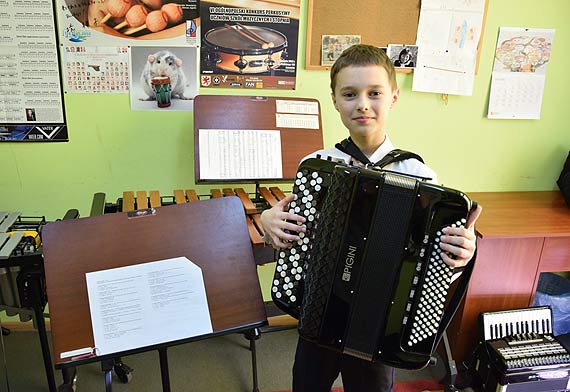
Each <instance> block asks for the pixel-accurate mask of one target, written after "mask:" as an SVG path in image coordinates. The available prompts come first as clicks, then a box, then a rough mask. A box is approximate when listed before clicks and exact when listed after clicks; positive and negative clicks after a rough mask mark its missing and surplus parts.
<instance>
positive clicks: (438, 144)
mask: <svg viewBox="0 0 570 392" xmlns="http://www.w3.org/2000/svg"><path fill="white" fill-rule="evenodd" d="M489 2H490V4H489V9H488V15H487V23H486V27H485V33H484V37H483V46H482V52H481V59H480V66H479V72H478V74H477V76H476V78H475V87H474V93H473V96H471V97H459V96H450V97H449V101H448V103H447V104H445V103H444V102H443V100H442V98H441V95H440V94H426V93H414V92H412V91H411V85H412V78H413V75H412V74H407V75H406V74H399V75H398V82H399V84H400V86H401V88H402V94H401V98H400V101H399V103H398V105H397V106H396V107H395V109H394V110H393V112H392V115H391V119H390V126H389V133H390V135H391V138H392V139H393V141H394V142H395V144H396V145H397V146H398V147H401V148H405V149H409V150H412V151H415V152H417V153H419V154H420V155H422V156H423V157H424V159H425V160H426V162H427V163H428V164H429V165H430V166H432V167H433V168H434V169H435V170H436V171H437V172H438V174H439V179H440V181H441V182H442V183H444V184H445V185H447V186H451V187H454V188H458V189H462V190H464V191H522V190H553V189H557V188H556V183H555V181H556V178H557V177H558V175H559V173H560V170H561V168H562V164H563V161H564V159H565V157H566V155H567V154H568V150H569V149H570V130H569V129H568V125H567V123H568V122H569V120H570V110H569V109H568V107H569V104H568V102H567V101H566V99H568V95H567V94H568V91H570V78H569V77H568V67H567V65H568V64H569V63H570V51H568V50H567V49H568V47H569V43H570V26H569V24H568V18H569V17H570V2H568V1H567V0H545V1H542V2H539V3H537V2H536V1H531V0H489ZM301 4H302V9H303V12H302V19H301V32H300V35H299V37H300V41H301V42H300V53H299V68H300V69H299V70H298V79H297V89H296V90H295V91H293V92H289V91H269V90H263V91H255V92H253V91H247V93H250V94H255V95H272V96H290V97H312V98H316V99H318V100H319V101H320V103H321V108H322V117H323V127H324V138H325V145H326V146H327V147H329V146H332V145H333V144H334V143H335V142H336V141H338V140H340V139H342V138H344V137H345V136H346V131H345V130H344V128H343V126H342V124H341V122H340V120H339V119H338V116H337V113H336V111H335V110H334V108H333V106H332V104H331V101H330V95H329V89H328V73H327V72H325V71H306V70H304V69H303V68H304V63H305V54H304V51H305V44H304V41H305V33H306V15H307V11H306V6H307V2H306V1H303V2H302V3H301ZM347 11H348V10H347ZM368 23H373V22H372V21H370V22H368ZM500 26H505V27H537V28H554V29H556V34H555V37H554V44H553V51H552V58H551V61H550V63H549V65H548V71H547V77H546V86H545V92H544V99H543V107H542V118H541V120H518V121H515V120H487V119H486V117H485V115H486V110H487V102H488V96H489V88H490V80H491V69H492V65H493V53H494V47H495V44H496V40H497V34H498V29H499V27H500ZM200 93H201V94H245V93H246V92H245V91H228V90H215V89H210V90H208V89H203V90H202V91H201V92H200ZM564 102H566V103H564ZM65 105H66V114H67V119H68V126H69V135H70V141H69V142H68V143H46V144H42V143H0V167H1V168H2V172H1V173H2V174H1V176H0V210H5V211H14V210H17V211H22V212H23V213H24V214H25V215H33V214H41V215H46V217H47V218H48V219H50V220H51V219H56V218H59V217H61V216H62V215H63V214H64V213H65V211H66V210H67V209H69V208H77V209H79V210H80V213H81V216H87V215H88V214H89V211H90V207H91V199H92V195H93V193H95V192H105V193H106V194H107V199H108V200H110V201H115V200H116V199H117V197H119V196H120V195H121V194H122V192H123V191H124V190H141V189H143V190H151V189H158V190H159V191H160V192H161V194H163V195H171V194H172V190H173V189H175V188H188V187H195V188H197V189H198V190H200V191H201V192H203V193H207V190H208V187H207V186H197V187H196V186H195V185H194V166H193V162H194V161H193V120H192V119H193V113H192V112H168V113H159V112H131V111H130V105H129V97H128V95H127V94H121V95H110V94H109V95H103V94H101V95H94V94H93V95H87V94H85V95H82V94H68V95H66V96H65ZM564 108H566V109H564ZM248 189H249V190H252V188H248Z"/></svg>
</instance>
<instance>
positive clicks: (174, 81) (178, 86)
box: [140, 50, 191, 101]
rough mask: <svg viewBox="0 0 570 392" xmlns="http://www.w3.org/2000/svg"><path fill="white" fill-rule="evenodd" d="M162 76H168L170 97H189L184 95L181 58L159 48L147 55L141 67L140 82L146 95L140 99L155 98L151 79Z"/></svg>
mask: <svg viewBox="0 0 570 392" xmlns="http://www.w3.org/2000/svg"><path fill="white" fill-rule="evenodd" d="M164 76H168V77H169V78H170V86H171V87H170V89H171V96H172V98H178V99H191V98H186V97H185V96H184V90H185V89H186V86H187V80H186V75H185V74H184V71H183V69H182V60H181V59H179V58H178V57H176V55H175V54H174V53H172V52H170V51H168V50H160V51H158V52H156V53H154V54H151V55H149V56H148V59H147V61H146V63H145V65H144V67H143V70H142V73H141V77H140V83H141V86H142V88H143V90H144V92H145V93H146V95H147V97H146V98H140V100H141V101H154V100H156V98H155V96H154V91H153V88H152V84H151V81H152V79H153V78H156V77H164Z"/></svg>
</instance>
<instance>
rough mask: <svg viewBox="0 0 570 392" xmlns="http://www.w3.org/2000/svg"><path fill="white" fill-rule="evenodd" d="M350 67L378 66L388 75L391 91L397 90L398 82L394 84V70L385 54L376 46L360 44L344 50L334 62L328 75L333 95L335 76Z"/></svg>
mask: <svg viewBox="0 0 570 392" xmlns="http://www.w3.org/2000/svg"><path fill="white" fill-rule="evenodd" d="M351 65H353V66H365V65H378V66H380V67H383V68H384V69H385V70H386V72H387V73H388V79H389V80H390V85H391V86H392V90H395V89H397V88H398V82H396V70H395V69H394V64H392V60H390V58H389V57H388V55H387V54H386V52H385V51H384V50H383V49H381V48H379V47H376V46H372V45H364V44H360V45H353V46H351V47H349V48H347V49H345V50H344V51H343V52H342V54H341V55H340V57H339V58H338V59H336V61H335V62H334V64H333V66H332V68H331V75H330V77H331V91H332V93H333V94H334V89H335V87H336V76H337V75H338V73H339V72H340V71H341V70H342V69H344V68H346V67H349V66H351Z"/></svg>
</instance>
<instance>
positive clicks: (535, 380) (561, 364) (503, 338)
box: [476, 306, 570, 392]
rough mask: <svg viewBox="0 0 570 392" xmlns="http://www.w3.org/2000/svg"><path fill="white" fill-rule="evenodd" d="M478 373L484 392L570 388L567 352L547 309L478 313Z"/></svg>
mask: <svg viewBox="0 0 570 392" xmlns="http://www.w3.org/2000/svg"><path fill="white" fill-rule="evenodd" d="M479 324H480V329H481V331H482V332H483V333H482V337H481V345H480V347H479V355H478V362H477V368H476V370H477V374H478V375H479V378H480V379H481V382H482V386H483V390H484V391H486V392H496V391H500V392H507V391H513V392H517V391H532V392H547V391H548V392H551V391H556V392H558V391H566V390H569V389H570V351H568V347H566V346H565V345H564V344H563V343H562V341H561V340H559V339H558V337H556V336H554V335H553V334H552V309H551V308H550V307H548V306H538V307H532V308H522V309H513V310H504V311H497V312H486V313H481V315H480V316H479Z"/></svg>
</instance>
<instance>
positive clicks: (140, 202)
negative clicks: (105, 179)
mask: <svg viewBox="0 0 570 392" xmlns="http://www.w3.org/2000/svg"><path fill="white" fill-rule="evenodd" d="M226 196H237V197H238V198H239V199H240V200H241V202H242V205H243V208H244V211H245V214H246V220H247V228H248V231H249V237H250V239H251V245H252V246H253V248H254V255H255V256H256V262H258V264H262V262H260V260H261V259H262V258H265V257H266V256H269V258H268V259H266V260H265V262H268V261H272V259H273V249H272V248H271V247H270V246H267V245H266V244H265V242H264V241H263V239H262V237H263V234H264V232H263V228H262V227H261V212H262V211H263V210H264V209H266V208H271V207H273V206H274V205H275V204H277V203H278V202H279V201H280V200H282V199H284V198H285V197H286V195H285V192H284V191H282V190H281V189H280V188H279V187H276V186H272V187H257V189H256V191H255V195H250V194H249V193H247V192H246V191H245V190H244V189H243V188H222V189H219V188H214V189H210V193H209V194H207V195H199V194H198V192H196V190H194V189H185V190H183V189H175V190H174V191H173V194H172V195H168V196H163V195H161V194H160V192H159V191H156V190H153V191H124V192H123V195H122V197H120V198H118V199H117V201H116V202H115V203H112V202H108V201H107V200H106V195H105V193H95V195H94V196H93V204H92V207H91V216H94V215H102V214H104V213H115V212H130V211H136V210H144V209H147V208H158V207H161V206H166V205H172V204H183V203H192V202H195V201H199V200H205V199H209V198H220V197H226ZM263 250H265V251H263ZM260 251H261V252H260ZM266 251H267V252H271V254H270V255H268V254H267V253H266ZM261 255H263V256H261ZM258 256H260V257H259V258H258Z"/></svg>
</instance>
